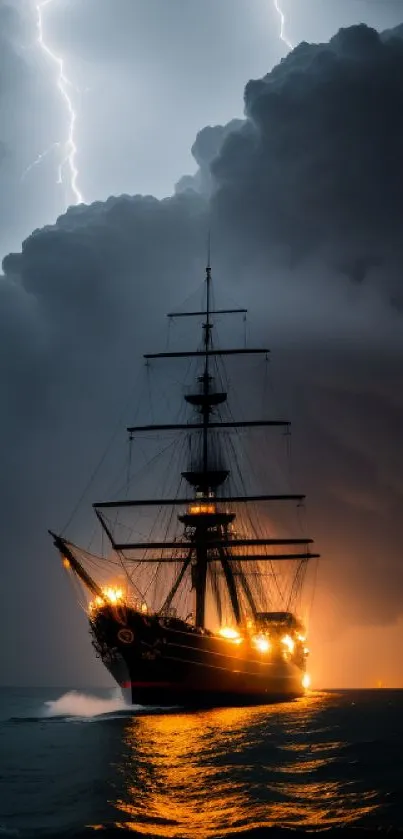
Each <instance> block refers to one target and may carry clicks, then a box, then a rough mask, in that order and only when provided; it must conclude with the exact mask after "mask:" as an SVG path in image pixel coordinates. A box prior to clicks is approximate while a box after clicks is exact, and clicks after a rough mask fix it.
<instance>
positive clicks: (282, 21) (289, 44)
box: [273, 0, 294, 50]
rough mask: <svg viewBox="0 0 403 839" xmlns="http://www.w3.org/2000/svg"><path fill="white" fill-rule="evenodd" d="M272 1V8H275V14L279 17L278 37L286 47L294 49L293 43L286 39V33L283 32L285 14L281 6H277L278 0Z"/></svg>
mask: <svg viewBox="0 0 403 839" xmlns="http://www.w3.org/2000/svg"><path fill="white" fill-rule="evenodd" d="M273 3H274V8H275V10H276V12H277V14H278V16H279V18H280V38H281V40H282V42H283V44H285V45H286V47H288V49H289V50H293V49H294V44H292V43H291V41H289V40H288V38H287V35H286V34H285V23H286V20H285V14H284V12H283V10H282V8H281V7H280V6H279V0H273Z"/></svg>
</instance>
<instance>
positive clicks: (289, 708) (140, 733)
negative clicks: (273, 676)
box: [115, 694, 377, 839]
mask: <svg viewBox="0 0 403 839" xmlns="http://www.w3.org/2000/svg"><path fill="white" fill-rule="evenodd" d="M327 702H328V697H327V696H326V695H325V694H312V695H311V696H308V697H305V698H303V699H301V700H298V701H297V702H294V703H287V704H283V705H272V706H264V707H258V708H231V709H228V708H226V709H217V710H211V711H201V712H198V713H192V714H166V715H161V716H159V715H158V716H154V715H149V716H138V717H133V718H131V719H130V720H129V721H128V724H127V728H126V730H125V738H124V740H125V752H124V756H123V761H122V765H121V767H120V771H121V775H122V781H123V785H122V790H121V791H120V795H119V797H118V800H117V801H115V807H116V808H117V809H118V810H119V811H120V814H121V816H120V819H119V822H120V824H123V823H124V824H125V826H126V827H131V828H132V829H133V830H134V829H135V830H138V831H139V832H141V833H143V834H145V835H147V834H148V835H150V834H152V835H156V834H157V835H158V836H163V837H192V839H193V837H200V839H210V837H214V836H216V835H217V834H228V835H229V834H232V833H233V834H235V833H237V832H238V831H239V830H241V829H245V828H246V827H248V828H253V827H257V826H262V825H264V826H269V825H273V826H274V825H277V826H278V825H288V826H293V827H297V826H301V827H310V828H312V827H322V828H323V827H326V826H330V825H334V824H338V825H339V824H341V823H344V824H345V823H351V822H354V821H357V820H358V819H360V818H362V817H363V816H364V815H367V814H368V813H370V812H371V811H372V810H374V809H375V808H376V806H377V805H376V803H375V793H374V792H372V791H365V790H362V789H360V790H357V789H356V788H355V786H354V784H352V783H351V782H350V783H348V782H346V781H345V780H343V777H342V772H340V770H339V771H335V772H334V771H333V770H332V764H333V763H334V762H335V761H336V762H337V760H338V759H339V757H340V755H341V754H342V752H343V749H344V748H345V746H346V744H345V743H344V742H342V741H336V740H334V739H332V731H331V730H329V728H324V729H321V728H320V727H318V725H317V723H318V717H320V714H321V711H322V710H323V708H324V705H325V704H326V703H327ZM334 733H335V732H333V734H334Z"/></svg>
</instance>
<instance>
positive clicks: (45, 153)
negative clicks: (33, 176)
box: [20, 142, 60, 181]
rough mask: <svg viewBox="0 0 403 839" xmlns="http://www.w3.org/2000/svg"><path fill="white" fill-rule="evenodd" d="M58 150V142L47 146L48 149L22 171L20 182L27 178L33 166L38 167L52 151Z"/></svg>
mask: <svg viewBox="0 0 403 839" xmlns="http://www.w3.org/2000/svg"><path fill="white" fill-rule="evenodd" d="M58 148H60V143H59V142H57V143H52V145H51V146H49V148H48V149H45V151H43V152H41V153H40V154H38V156H37V157H36V158H35V160H33V161H32V163H30V164H29V166H27V168H26V169H24V171H23V173H22V175H21V179H20V180H21V181H24V180H25V178H26V177H27V175H28V174H29V173H30V171H31V169H34V168H35V166H38V164H39V163H42V160H44V159H45V157H47V156H48V155H49V154H50V153H51V152H52V151H53V149H58Z"/></svg>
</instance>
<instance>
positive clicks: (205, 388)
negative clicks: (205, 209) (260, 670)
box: [93, 238, 318, 628]
mask: <svg viewBox="0 0 403 839" xmlns="http://www.w3.org/2000/svg"><path fill="white" fill-rule="evenodd" d="M205 282H206V297H205V299H206V308H205V310H204V311H195V312H171V313H169V314H168V317H170V318H173V317H194V316H197V317H203V318H204V322H203V326H202V328H203V342H202V346H201V348H200V349H199V350H195V351H188V352H162V353H148V354H146V355H145V356H144V358H145V359H146V360H147V362H148V361H149V360H150V359H161V358H164V359H165V358H193V357H196V358H199V359H200V361H202V362H203V368H202V369H203V373H202V375H200V376H199V377H198V379H197V382H198V384H199V386H200V387H199V391H198V392H196V393H188V394H186V395H185V400H186V402H187V403H188V404H190V405H192V406H193V407H194V408H195V409H196V410H197V411H198V412H199V416H200V421H191V422H187V423H182V424H164V425H156V424H153V425H146V426H133V427H129V428H128V429H127V430H128V432H129V434H130V436H131V437H132V435H134V434H136V433H141V432H149V431H165V430H166V431H179V430H181V431H185V432H187V433H188V434H189V433H191V432H193V431H195V432H199V433H200V432H201V445H200V447H199V451H198V456H197V457H192V458H191V462H190V464H189V466H188V471H185V472H182V477H183V478H184V479H185V480H186V482H187V483H188V484H189V485H190V487H192V488H193V492H194V497H193V499H192V498H171V499H168V498H160V499H142V500H140V499H139V500H128V499H124V500H122V501H106V502H102V503H96V504H94V505H93V506H94V508H95V512H96V514H97V516H98V518H99V521H100V523H101V525H102V527H103V529H104V531H105V533H106V535H107V536H108V539H109V540H110V542H111V544H112V547H113V548H114V550H115V551H118V552H121V551H122V552H124V551H126V550H128V551H144V550H146V551H148V550H151V551H152V555H151V556H150V555H147V556H146V557H143V559H141V558H140V557H139V556H136V557H135V558H133V559H134V561H135V562H157V563H164V562H175V561H177V558H175V557H172V553H171V552H172V550H175V551H177V550H178V549H180V550H181V551H183V552H184V551H186V555H185V556H183V558H182V561H183V565H182V568H181V570H180V572H179V576H178V577H177V578H176V580H175V581H174V583H173V585H172V588H171V590H170V592H169V593H168V595H167V597H166V598H165V601H164V604H163V607H162V609H161V613H162V612H164V611H165V610H168V609H169V607H170V604H171V603H172V600H173V598H174V596H175V594H176V592H177V590H178V588H179V586H180V584H181V582H182V580H183V578H184V575H185V572H186V571H187V569H189V568H190V571H191V578H192V586H193V588H194V591H195V601H196V603H195V624H196V626H197V627H200V628H203V627H205V623H206V621H205V611H206V588H207V570H208V566H209V564H210V563H213V564H216V565H217V564H219V565H220V567H221V571H222V573H223V577H224V580H225V584H226V588H227V592H228V596H229V599H230V602H231V607H232V612H233V615H234V619H235V622H236V623H237V624H239V623H241V621H242V614H241V606H240V600H239V594H240V589H241V588H242V590H243V594H244V596H245V598H246V600H247V602H248V607H249V610H250V611H251V612H252V613H255V606H254V600H253V595H252V592H251V590H250V587H249V584H248V581H247V579H246V577H245V575H244V574H243V572H242V571H240V570H239V569H240V563H244V562H256V561H265V560H267V561H273V560H275V561H282V560H299V562H300V563H305V562H307V561H308V560H309V559H312V558H314V557H317V556H318V554H311V553H310V551H309V544H310V543H311V542H312V541H313V540H312V539H308V538H269V537H266V538H265V537H263V538H255V537H251V538H249V537H243V536H237V535H235V534H234V533H233V532H232V531H231V528H230V525H231V523H232V522H233V521H234V519H235V513H234V512H224V510H222V508H220V502H224V503H225V505H226V507H227V505H228V504H229V503H231V502H232V503H247V502H257V501H271V502H274V501H275V502H277V501H279V502H282V501H297V502H301V501H302V500H303V498H304V497H305V496H304V495H259V496H256V495H255V496H250V495H249V496H248V495H244V496H241V495H237V496H234V495H228V494H227V496H225V494H223V493H220V494H219V495H218V494H217V490H218V488H219V487H220V486H221V485H222V484H224V483H225V481H226V480H227V478H228V476H229V474H230V472H229V470H228V469H226V468H225V466H226V464H225V463H224V464H223V463H222V462H221V460H220V457H219V450H218V457H217V456H215V457H214V456H213V455H214V454H215V455H217V453H216V452H214V451H213V449H212V446H211V441H210V440H209V434H210V432H211V431H213V430H214V431H219V430H220V429H237V428H256V427H262V426H283V427H284V426H285V427H286V428H288V427H289V426H290V422H289V421H287V420H282V419H280V420H267V419H262V420H252V421H241V422H237V421H231V422H224V421H222V420H221V419H220V417H218V418H216V417H214V418H213V420H212V419H211V416H210V415H211V413H212V411H213V410H214V408H215V407H217V406H219V405H221V404H222V403H224V402H226V400H227V393H226V392H217V391H216V390H215V389H214V387H212V381H213V377H212V375H211V367H210V360H211V359H213V358H217V357H221V356H227V355H228V356H231V355H249V354H263V355H265V356H266V357H267V355H268V353H269V350H268V349H266V348H256V349H255V348H253V349H252V348H244V349H215V348H214V345H213V341H212V329H213V323H212V316H213V315H218V314H219V315H232V314H239V313H243V314H244V313H246V311H247V310H246V309H213V308H212V306H211V283H212V277H211V259H210V238H209V244H208V259H207V265H206V281H205ZM223 466H224V468H223ZM151 505H152V506H161V505H169V506H171V505H172V506H175V505H186V506H187V510H186V512H185V513H184V514H180V515H178V520H179V521H180V522H181V523H182V524H183V525H184V534H183V537H182V540H181V541H176V540H175V541H169V540H167V539H166V540H165V541H162V542H158V541H153V542H151V541H150V542H144V541H143V542H126V543H122V542H120V541H115V540H114V538H113V534H112V533H111V531H110V529H109V527H108V525H107V523H106V522H105V520H104V517H103V512H102V511H103V510H106V509H108V508H109V509H112V508H119V507H123V508H124V507H136V506H151ZM227 509H228V507H227ZM271 546H276V547H280V546H284V547H285V548H286V550H285V552H284V553H277V554H275V555H272V554H269V553H265V552H264V551H265V550H266V551H267V548H269V547H271ZM295 546H303V547H302V549H300V551H301V552H296V547H295ZM259 547H261V548H262V553H258V552H257V551H258V549H259ZM243 548H247V549H248V548H255V549H256V553H255V552H253V553H248V550H246V551H245V550H243ZM166 551H169V552H170V553H169V554H166V553H165V552H166ZM234 563H235V564H234ZM236 576H237V577H238V580H239V582H238V585H237V583H236V580H235V577H236Z"/></svg>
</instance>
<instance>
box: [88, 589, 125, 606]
mask: <svg viewBox="0 0 403 839" xmlns="http://www.w3.org/2000/svg"><path fill="white" fill-rule="evenodd" d="M123 603H124V597H123V591H122V589H121V588H116V587H115V586H106V587H105V588H103V589H102V597H101V596H100V595H99V594H97V596H96V597H94V600H91V602H90V603H89V605H88V608H89V611H90V612H94V611H96V610H97V609H102V607H103V606H105V605H107V604H110V605H111V606H119V605H122V604H123Z"/></svg>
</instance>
